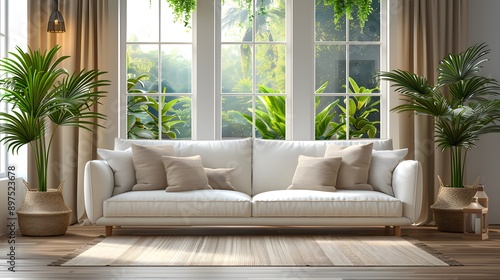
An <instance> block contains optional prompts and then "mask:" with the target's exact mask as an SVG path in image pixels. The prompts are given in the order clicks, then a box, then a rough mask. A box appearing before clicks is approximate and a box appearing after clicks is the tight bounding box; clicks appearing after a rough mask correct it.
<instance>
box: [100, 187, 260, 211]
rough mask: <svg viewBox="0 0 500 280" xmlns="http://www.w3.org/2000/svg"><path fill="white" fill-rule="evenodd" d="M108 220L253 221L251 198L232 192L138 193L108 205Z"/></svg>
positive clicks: (129, 194) (121, 197) (105, 203)
mask: <svg viewBox="0 0 500 280" xmlns="http://www.w3.org/2000/svg"><path fill="white" fill-rule="evenodd" d="M103 214H104V217H127V216H128V217H186V218H188V217H209V216H214V217H250V215H251V198H250V197H249V196H248V195H247V194H245V193H242V192H235V191H229V190H195V191H186V192H166V191H164V190H161V191H135V192H127V193H122V194H119V195H117V196H113V197H111V198H109V199H107V200H105V201H104V209H103Z"/></svg>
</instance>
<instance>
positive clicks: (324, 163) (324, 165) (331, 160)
mask: <svg viewBox="0 0 500 280" xmlns="http://www.w3.org/2000/svg"><path fill="white" fill-rule="evenodd" d="M341 163H342V158H341V157H328V158H317V157H308V156H303V155H300V156H299V162H298V164H297V168H296V169H295V174H294V175H293V179H292V185H290V186H289V187H288V189H289V190H316V191H325V192H334V191H336V190H337V189H336V188H335V182H336V181H337V172H338V170H339V167H340V164H341Z"/></svg>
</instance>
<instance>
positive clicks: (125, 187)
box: [97, 148, 135, 195]
mask: <svg viewBox="0 0 500 280" xmlns="http://www.w3.org/2000/svg"><path fill="white" fill-rule="evenodd" d="M97 154H98V155H99V156H100V157H101V158H102V159H103V160H105V161H106V162H107V163H108V165H109V167H111V170H113V176H114V177H115V187H114V188H113V195H117V194H121V193H124V192H128V191H131V190H132V187H133V186H134V185H135V169H134V161H133V160H132V151H131V150H130V149H128V150H125V151H114V150H106V149H100V148H98V149H97Z"/></svg>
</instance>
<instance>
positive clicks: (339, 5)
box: [319, 0, 373, 30]
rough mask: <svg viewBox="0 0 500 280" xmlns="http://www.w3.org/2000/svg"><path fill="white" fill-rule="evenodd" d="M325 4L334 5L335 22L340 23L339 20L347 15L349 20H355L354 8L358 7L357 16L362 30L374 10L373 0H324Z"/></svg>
mask: <svg viewBox="0 0 500 280" xmlns="http://www.w3.org/2000/svg"><path fill="white" fill-rule="evenodd" d="M319 1H321V0H319ZM322 1H323V3H324V5H326V6H333V11H334V12H335V17H334V18H333V22H334V23H335V24H338V22H339V20H340V19H341V18H342V17H343V16H344V15H345V16H346V17H347V18H348V19H349V20H353V19H354V18H353V16H352V10H353V8H354V7H355V6H357V7H358V12H357V18H358V21H359V27H360V29H361V30H363V28H364V27H365V23H366V22H367V21H368V16H369V15H370V14H371V13H372V12H373V8H372V0H322Z"/></svg>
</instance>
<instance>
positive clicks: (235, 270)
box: [0, 226, 500, 280]
mask: <svg viewBox="0 0 500 280" xmlns="http://www.w3.org/2000/svg"><path fill="white" fill-rule="evenodd" d="M403 232H404V235H403V236H409V237H413V238H416V239H418V240H419V241H421V242H423V243H424V244H426V245H427V246H429V247H431V248H433V249H434V250H437V251H439V252H441V253H443V254H444V255H447V256H449V257H451V258H453V259H455V260H457V261H458V262H460V263H462V264H463V265H464V266H459V267H456V266H455V267H405V268H401V267H399V268H397V267H395V268H391V267H389V268H387V267H384V268H381V267H354V268H346V267H280V268H269V267H260V268H259V267H198V268H196V267H115V268H110V267H91V268H89V267H82V268H78V267H54V266H47V264H49V263H51V262H54V261H56V260H57V259H59V258H60V257H61V256H64V255H66V254H68V253H70V252H72V251H73V250H75V249H78V248H80V247H81V246H82V245H84V244H85V243H88V242H90V241H92V240H94V239H95V238H97V237H98V236H101V235H102V234H103V228H102V227H89V226H70V228H69V230H68V232H67V233H66V235H64V236H58V237H49V238H40V237H38V238H37V237H25V236H21V235H17V236H16V239H15V241H16V243H15V245H16V249H15V253H16V264H15V265H16V266H15V269H16V272H10V271H8V270H7V269H8V264H7V262H6V260H7V256H6V255H7V253H8V251H9V249H10V248H9V247H10V244H8V238H7V237H6V236H3V237H0V253H1V255H2V257H0V258H1V261H2V265H1V266H0V269H1V270H0V279H6V278H8V279H40V278H44V279H68V278H74V279H137V278H140V279H144V278H164V277H165V275H168V277H169V278H172V279H180V278H182V279H186V278H187V279H207V278H213V279H249V278H251V279H259V278H262V279H270V278H275V279H286V278H295V279H307V278H313V279H342V278H346V279H353V278H355V279H436V280H437V279H439V280H442V279H464V280H465V279H467V280H468V279H492V280H493V279H495V280H496V279H499V275H500V266H499V265H498V264H499V263H500V226H492V227H490V234H489V236H490V238H489V239H488V240H484V241H474V240H464V239H463V238H462V235H461V234H459V233H445V232H440V231H438V230H436V228H435V227H428V226H425V227H403ZM249 233H251V234H255V235H270V234H276V235H278V234H287V233H289V234H304V235H307V234H326V235H376V236H380V235H385V233H386V230H385V227H373V228H366V227H353V228H336V227H331V228H315V227H305V228H275V227H269V228H267V227H264V228H251V229H249V228H225V227H223V228H213V227H184V228H179V227H163V228H144V227H141V228H135V227H125V226H123V227H122V228H119V229H118V228H115V229H114V230H113V235H114V236H117V235H136V236H140V235H179V234H183V235H206V234H209V235H225V234H231V235H234V234H241V235H247V234H249Z"/></svg>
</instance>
